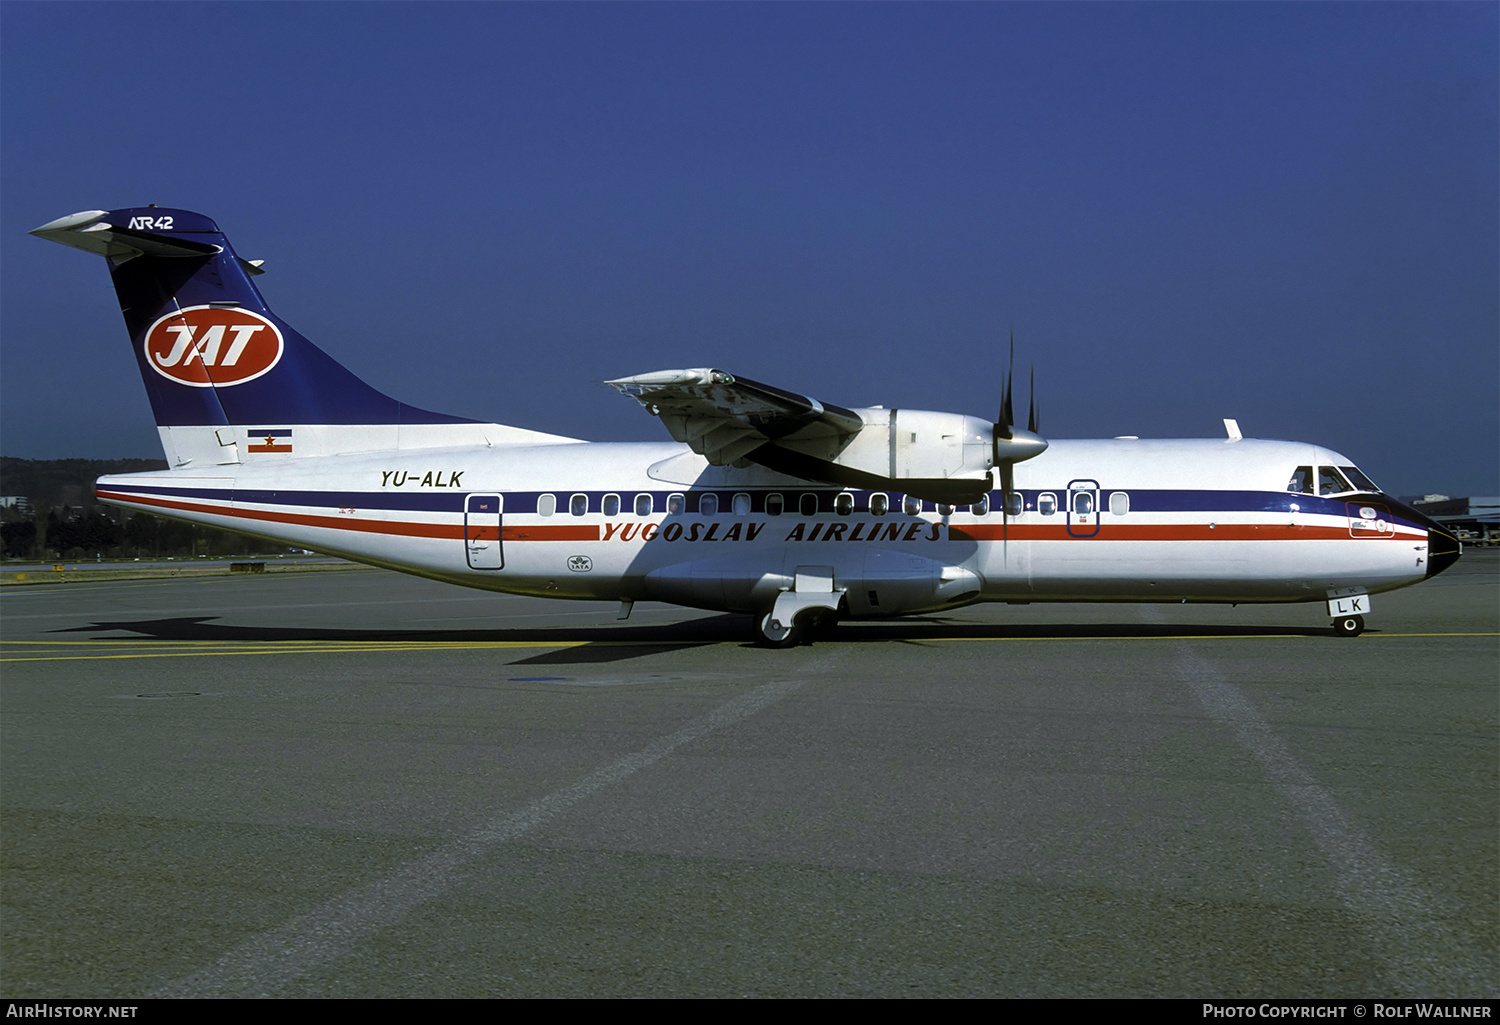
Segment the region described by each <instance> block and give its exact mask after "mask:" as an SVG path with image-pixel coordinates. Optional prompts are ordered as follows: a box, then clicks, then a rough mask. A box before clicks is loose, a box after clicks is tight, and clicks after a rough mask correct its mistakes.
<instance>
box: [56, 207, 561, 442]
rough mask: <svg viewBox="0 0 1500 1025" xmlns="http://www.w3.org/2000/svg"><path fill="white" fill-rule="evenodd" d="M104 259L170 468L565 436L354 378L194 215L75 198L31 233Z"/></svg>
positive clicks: (254, 269) (253, 268)
mask: <svg viewBox="0 0 1500 1025" xmlns="http://www.w3.org/2000/svg"><path fill="white" fill-rule="evenodd" d="M31 234H33V235H36V236H38V237H40V238H45V239H50V240H51V241H53V242H60V243H62V244H63V245H67V246H73V247H75V248H78V249H83V250H86V251H88V252H91V253H97V254H99V255H100V256H103V257H105V258H106V259H107V260H108V261H109V270H110V276H111V278H113V280H114V285H115V294H116V295H117V296H118V297H119V300H120V312H121V313H122V314H124V317H125V326H126V328H127V330H128V331H129V332H130V340H131V343H132V347H133V349H134V351H135V358H136V363H137V364H138V365H139V367H140V371H141V379H142V380H143V381H144V382H145V384H146V393H147V395H149V396H150V399H151V408H152V411H153V412H154V413H155V415H156V423H157V427H158V429H159V432H160V434H161V440H162V447H163V448H164V449H165V450H166V455H167V459H168V461H169V462H170V463H171V465H172V466H173V468H176V469H188V468H191V469H192V470H193V471H199V470H202V469H204V468H206V467H209V466H215V465H219V466H222V465H225V464H234V463H240V462H242V461H243V460H244V459H245V458H246V456H248V455H249V454H251V453H254V454H255V456H256V457H258V458H264V457H266V456H275V455H278V454H280V455H287V456H308V455H332V454H343V453H353V452H377V451H384V450H391V449H407V448H432V447H444V446H450V445H463V444H473V443H480V444H485V443H489V444H495V443H497V442H501V441H509V442H517V441H521V442H524V441H544V440H562V439H556V438H551V437H550V436H546V435H534V434H533V433H532V432H529V431H517V430H515V429H514V428H502V427H498V426H497V425H494V424H483V423H479V422H476V421H473V420H468V419H465V418H463V417H457V416H450V415H448V414H445V413H434V412H431V411H429V410H425V409H417V408H415V407H412V406H408V405H406V404H405V403H403V402H399V401H397V400H396V399H393V398H391V397H390V396H389V395H385V394H383V393H382V392H380V391H377V390H376V389H375V388H372V387H371V386H370V385H368V384H366V383H365V382H364V381H361V380H360V379H359V378H358V377H355V376H354V374H352V373H350V372H349V371H348V370H346V369H345V368H344V367H343V366H342V365H340V364H339V363H338V362H336V361H335V360H334V359H333V358H332V357H330V356H329V355H328V354H327V353H325V352H324V351H323V350H322V349H319V348H318V347H317V346H316V345H314V344H313V343H312V342H310V341H308V340H307V339H306V338H304V337H303V336H302V335H301V334H299V333H298V332H297V330H296V329H295V328H293V327H292V326H291V325H289V324H287V323H286V321H284V320H282V319H281V318H280V317H278V316H276V314H274V313H272V312H271V310H270V308H269V307H268V306H267V305H266V301H265V299H264V298H263V297H262V296H261V294H260V290H259V289H258V288H256V287H255V284H254V283H253V282H252V280H251V278H252V277H253V276H255V275H258V274H260V273H261V269H260V267H259V264H258V263H251V262H249V261H247V260H244V259H241V258H240V257H239V256H238V255H236V253H235V251H234V249H233V247H231V246H230V244H229V240H228V239H227V238H226V237H225V236H224V233H223V232H221V231H220V230H219V226H218V225H217V224H215V223H214V222H213V221H212V220H210V219H209V218H207V217H205V216H203V215H202V214H196V213H191V212H189V211H187V210H169V209H165V208H161V207H154V206H153V207H136V208H131V209H125V210H109V211H105V210H86V211H84V212H82V213H77V214H73V215H72V216H69V217H62V218H59V219H58V220H55V221H52V222H50V223H48V224H44V225H42V226H41V227H40V228H37V229H35V230H34V231H32V233H31Z"/></svg>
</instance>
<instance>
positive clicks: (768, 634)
mask: <svg viewBox="0 0 1500 1025" xmlns="http://www.w3.org/2000/svg"><path fill="white" fill-rule="evenodd" d="M806 633H807V630H806V628H805V627H804V626H803V625H802V624H801V623H799V622H797V621H796V620H793V621H792V622H790V623H780V622H777V623H776V625H775V626H772V620H771V613H769V612H767V613H766V614H765V615H763V616H761V617H760V618H759V619H757V620H756V621H755V640H756V643H757V644H759V645H761V647H765V648H795V647H796V646H797V645H799V644H801V643H802V638H803V637H804V636H805V635H806Z"/></svg>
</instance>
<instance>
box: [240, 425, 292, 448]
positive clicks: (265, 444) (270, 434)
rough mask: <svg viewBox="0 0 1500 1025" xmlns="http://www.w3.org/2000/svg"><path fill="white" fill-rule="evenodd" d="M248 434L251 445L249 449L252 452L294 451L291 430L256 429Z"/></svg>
mask: <svg viewBox="0 0 1500 1025" xmlns="http://www.w3.org/2000/svg"><path fill="white" fill-rule="evenodd" d="M248 434H249V438H250V444H249V445H248V446H247V447H248V448H249V449H250V451H251V452H290V451H291V450H292V432H291V430H290V429H289V428H288V429H283V430H279V431H265V430H260V429H254V430H251V431H249V432H248Z"/></svg>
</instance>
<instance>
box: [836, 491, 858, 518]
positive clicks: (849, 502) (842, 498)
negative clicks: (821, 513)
mask: <svg viewBox="0 0 1500 1025" xmlns="http://www.w3.org/2000/svg"><path fill="white" fill-rule="evenodd" d="M833 511H834V514H835V515H838V516H853V515H854V496H853V495H851V494H849V492H847V491H845V492H844V493H842V494H841V495H839V497H837V498H835V499H834V500H833Z"/></svg>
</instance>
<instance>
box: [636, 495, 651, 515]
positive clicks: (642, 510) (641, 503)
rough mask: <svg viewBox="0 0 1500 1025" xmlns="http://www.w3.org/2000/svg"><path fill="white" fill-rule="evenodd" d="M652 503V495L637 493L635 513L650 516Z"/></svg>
mask: <svg viewBox="0 0 1500 1025" xmlns="http://www.w3.org/2000/svg"><path fill="white" fill-rule="evenodd" d="M651 505H652V503H651V496H650V495H636V496H635V514H636V515H637V516H650V515H651Z"/></svg>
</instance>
